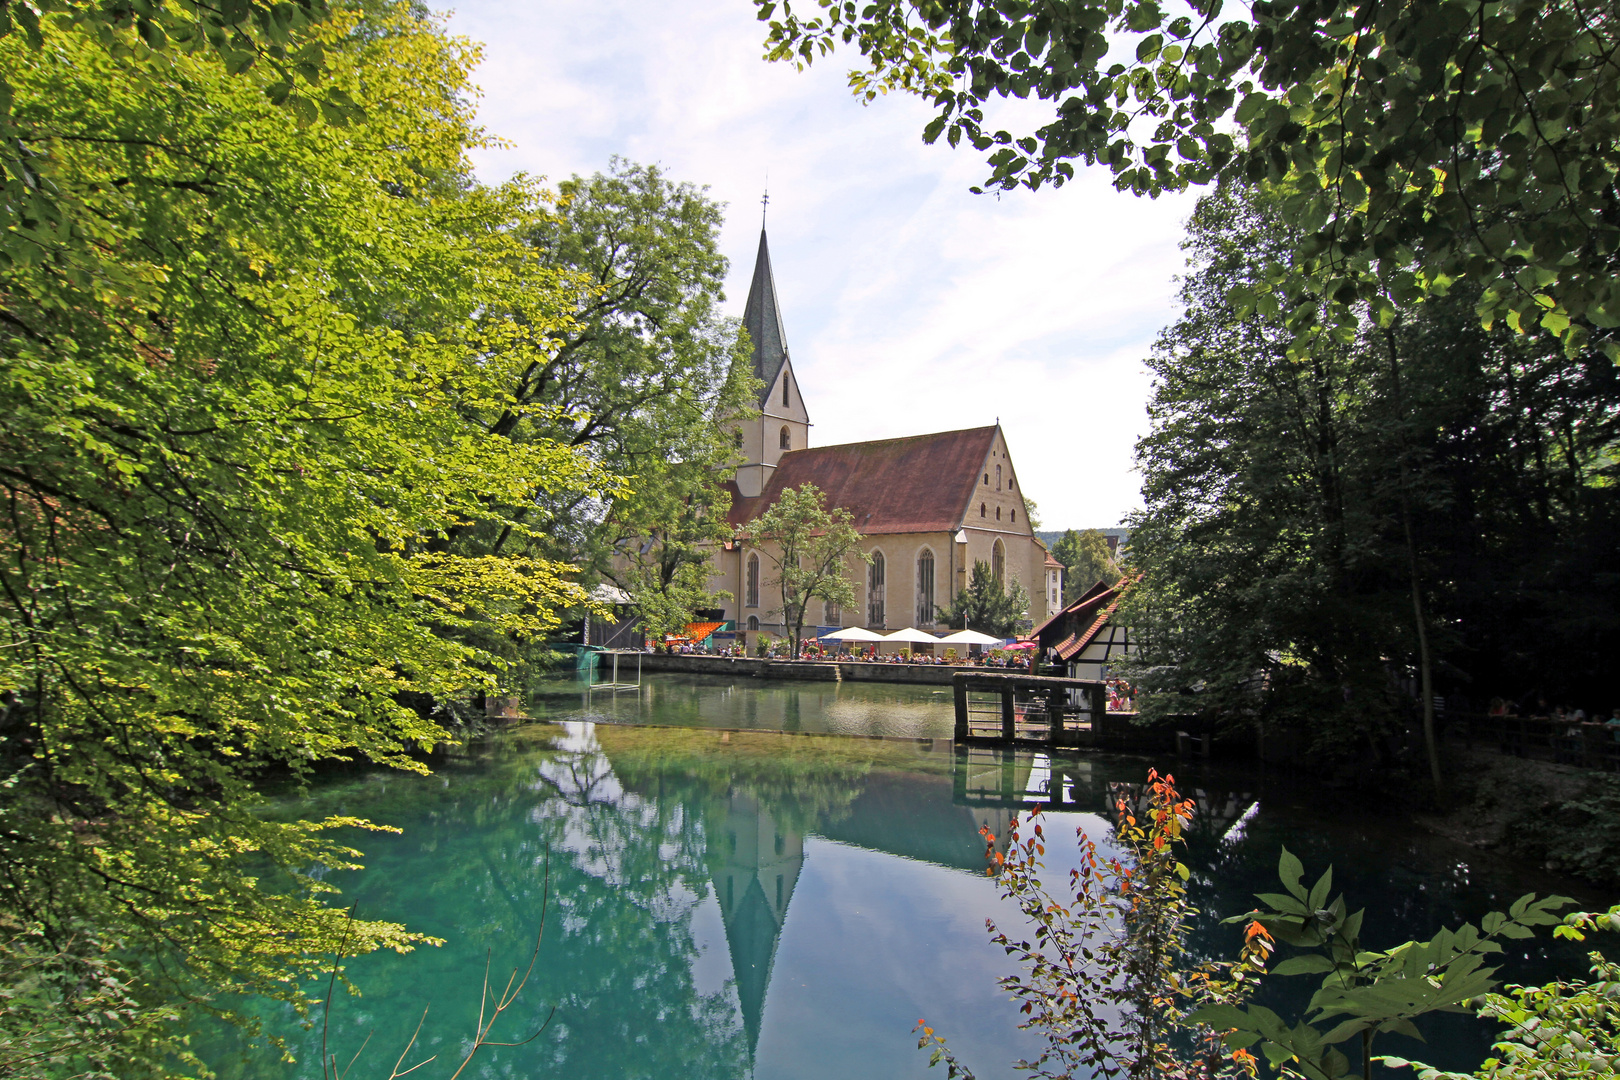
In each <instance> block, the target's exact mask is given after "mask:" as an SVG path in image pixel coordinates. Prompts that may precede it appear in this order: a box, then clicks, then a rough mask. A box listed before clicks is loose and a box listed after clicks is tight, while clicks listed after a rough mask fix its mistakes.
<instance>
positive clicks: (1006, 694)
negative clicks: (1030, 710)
mask: <svg viewBox="0 0 1620 1080" xmlns="http://www.w3.org/2000/svg"><path fill="white" fill-rule="evenodd" d="M1001 737H1002V738H1003V739H1006V740H1007V741H1008V742H1012V741H1013V740H1014V739H1016V738H1018V720H1017V717H1016V716H1014V714H1013V684H1012V682H1011V681H1010V680H1009V681H1008V682H1006V683H1004V684H1003V685H1002V687H1001Z"/></svg>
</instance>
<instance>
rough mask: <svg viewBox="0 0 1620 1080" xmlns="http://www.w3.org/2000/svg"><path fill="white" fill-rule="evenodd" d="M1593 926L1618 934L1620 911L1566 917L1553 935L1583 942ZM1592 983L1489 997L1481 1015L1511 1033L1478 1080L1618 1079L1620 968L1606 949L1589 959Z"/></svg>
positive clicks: (1450, 1077) (1429, 1079) (1436, 1073)
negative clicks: (1606, 953)
mask: <svg viewBox="0 0 1620 1080" xmlns="http://www.w3.org/2000/svg"><path fill="white" fill-rule="evenodd" d="M1593 929H1603V930H1615V929H1620V908H1610V909H1609V911H1608V912H1607V913H1606V914H1600V915H1595V914H1591V913H1587V912H1578V913H1576V914H1573V915H1567V916H1565V918H1564V923H1563V925H1562V926H1560V927H1558V928H1557V929H1555V930H1554V931H1553V933H1555V934H1558V935H1560V936H1563V937H1569V938H1573V939H1574V940H1577V941H1580V940H1585V932H1586V931H1588V930H1593ZM1588 959H1590V960H1591V962H1592V970H1591V973H1592V979H1591V980H1590V981H1587V980H1578V981H1573V982H1556V983H1549V984H1547V985H1545V986H1512V987H1509V988H1508V992H1507V993H1506V994H1496V993H1492V994H1487V995H1485V997H1484V999H1483V1003H1482V1004H1481V1006H1480V1010H1479V1014H1480V1015H1481V1016H1482V1017H1486V1018H1487V1019H1491V1020H1495V1021H1497V1022H1498V1023H1500V1024H1501V1025H1502V1026H1503V1027H1504V1028H1506V1029H1507V1030H1506V1031H1505V1032H1504V1038H1503V1041H1502V1042H1499V1043H1497V1044H1496V1047H1495V1050H1496V1054H1497V1056H1496V1057H1491V1058H1487V1059H1486V1060H1485V1062H1484V1063H1483V1064H1482V1065H1481V1066H1480V1067H1479V1069H1478V1070H1477V1071H1476V1072H1475V1073H1474V1074H1473V1077H1478V1078H1479V1080H1575V1078H1577V1077H1580V1078H1584V1077H1589V1076H1613V1075H1614V1074H1615V1073H1616V1072H1617V1071H1620V1007H1617V1005H1616V997H1617V990H1620V964H1615V963H1613V962H1612V961H1610V960H1608V959H1607V958H1606V957H1604V955H1603V954H1602V953H1600V952H1595V951H1594V952H1592V953H1590V954H1588ZM1381 1060H1382V1061H1383V1062H1384V1063H1385V1064H1387V1065H1393V1066H1408V1067H1411V1068H1414V1069H1415V1070H1416V1071H1417V1076H1418V1078H1419V1080H1465V1078H1466V1080H1472V1078H1470V1077H1467V1074H1463V1073H1448V1072H1442V1071H1441V1070H1439V1069H1435V1068H1431V1067H1430V1066H1427V1065H1423V1064H1420V1063H1418V1062H1412V1061H1407V1060H1406V1059H1405V1058H1399V1057H1393V1056H1390V1057H1385V1058H1382V1059H1381Z"/></svg>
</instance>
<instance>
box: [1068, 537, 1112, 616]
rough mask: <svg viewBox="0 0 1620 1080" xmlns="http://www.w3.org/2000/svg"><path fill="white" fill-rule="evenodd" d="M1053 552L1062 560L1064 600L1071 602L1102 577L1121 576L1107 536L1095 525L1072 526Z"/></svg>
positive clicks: (1105, 578) (1108, 579)
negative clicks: (1083, 529) (1078, 528)
mask: <svg viewBox="0 0 1620 1080" xmlns="http://www.w3.org/2000/svg"><path fill="white" fill-rule="evenodd" d="M1052 556H1053V558H1055V559H1057V561H1058V562H1060V563H1062V564H1063V602H1064V603H1065V604H1071V603H1073V602H1074V601H1075V600H1078V599H1079V598H1080V594H1081V593H1083V592H1085V591H1086V590H1087V589H1089V588H1091V587H1092V586H1093V585H1095V584H1097V582H1099V581H1115V580H1118V578H1119V566H1118V564H1116V563H1115V562H1114V556H1113V554H1112V553H1110V552H1109V550H1108V538H1107V537H1105V536H1103V534H1102V533H1100V532H1098V531H1097V530H1096V529H1087V530H1086V531H1085V532H1076V531H1075V530H1074V529H1070V530H1069V531H1067V532H1065V533H1064V534H1063V535H1062V536H1061V537H1059V538H1058V542H1057V543H1055V544H1053V545H1052Z"/></svg>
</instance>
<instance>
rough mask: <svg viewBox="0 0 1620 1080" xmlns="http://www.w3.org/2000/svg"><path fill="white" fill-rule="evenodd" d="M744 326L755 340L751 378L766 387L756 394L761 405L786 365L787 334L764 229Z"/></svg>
mask: <svg viewBox="0 0 1620 1080" xmlns="http://www.w3.org/2000/svg"><path fill="white" fill-rule="evenodd" d="M743 325H744V326H745V327H747V328H748V336H749V337H750V338H752V339H753V341H754V375H755V377H756V378H758V379H759V380H760V381H761V382H763V383H764V384H765V385H764V386H762V387H761V388H760V391H759V403H760V405H761V406H763V405H764V404H765V403H766V401H767V399H768V398H769V397H770V394H771V390H772V388H773V387H775V386H776V379H777V376H779V375H780V374H781V373H782V368H783V366H784V365H786V364H787V362H788V349H787V332H786V331H785V330H783V329H782V309H781V307H780V306H779V305H778V304H777V300H776V275H774V274H773V273H771V249H770V246H769V245H768V244H767V243H766V242H765V229H764V228H763V227H761V228H760V230H759V254H758V255H757V256H756V257H755V259H754V280H753V282H752V283H751V284H750V285H749V286H748V303H747V304H746V305H744V307H743Z"/></svg>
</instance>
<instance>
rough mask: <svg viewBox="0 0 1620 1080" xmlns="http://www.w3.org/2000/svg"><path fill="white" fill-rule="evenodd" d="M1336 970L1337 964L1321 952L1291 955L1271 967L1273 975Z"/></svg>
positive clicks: (1306, 973)
mask: <svg viewBox="0 0 1620 1080" xmlns="http://www.w3.org/2000/svg"><path fill="white" fill-rule="evenodd" d="M1336 970H1338V968H1337V965H1335V964H1334V963H1333V961H1332V960H1329V959H1328V958H1327V957H1325V956H1323V955H1322V954H1321V953H1306V954H1304V955H1303V956H1291V957H1289V958H1288V959H1287V960H1284V961H1283V962H1282V963H1280V964H1277V965H1275V966H1274V967H1272V968H1271V974H1273V975H1320V974H1324V973H1326V972H1329V971H1336Z"/></svg>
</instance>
